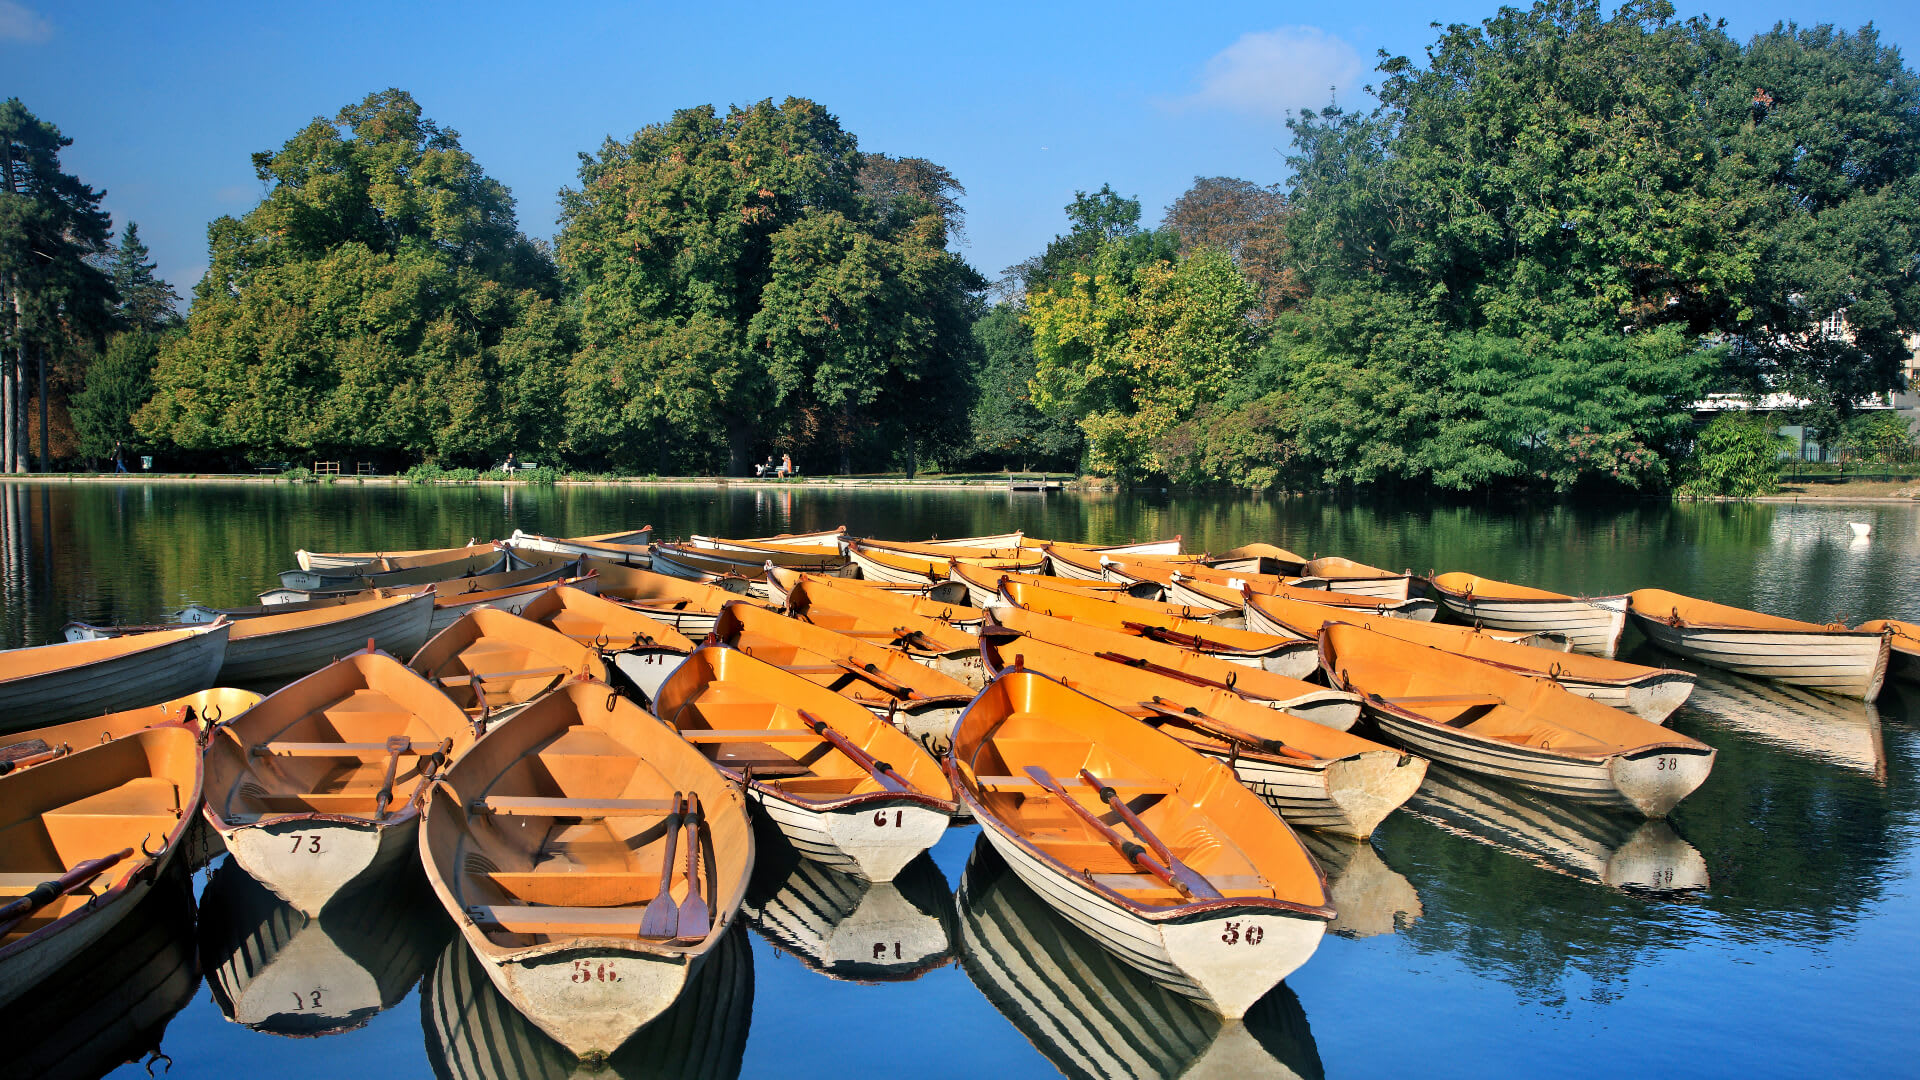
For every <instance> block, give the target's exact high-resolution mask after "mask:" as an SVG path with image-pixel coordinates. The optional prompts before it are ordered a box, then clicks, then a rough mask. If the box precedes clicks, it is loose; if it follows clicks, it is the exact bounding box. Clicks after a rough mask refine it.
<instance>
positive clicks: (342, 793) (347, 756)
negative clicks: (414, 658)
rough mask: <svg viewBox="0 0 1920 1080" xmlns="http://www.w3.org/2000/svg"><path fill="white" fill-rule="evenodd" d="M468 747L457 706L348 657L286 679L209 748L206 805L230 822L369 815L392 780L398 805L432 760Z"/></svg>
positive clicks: (403, 677) (409, 676) (368, 660)
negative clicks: (389, 777)
mask: <svg viewBox="0 0 1920 1080" xmlns="http://www.w3.org/2000/svg"><path fill="white" fill-rule="evenodd" d="M472 742H473V727H472V724H471V723H470V722H469V721H468V718H467V716H466V714H465V713H464V712H462V711H461V709H460V707H459V706H458V705H455V704H454V703H453V702H452V701H450V700H448V699H447V697H446V695H444V694H442V693H440V692H439V691H438V690H436V689H434V687H433V686H432V685H430V684H429V683H427V682H426V681H425V680H424V679H422V678H420V676H418V675H416V674H415V673H413V672H412V671H410V670H408V669H407V668H405V667H403V666H402V665H401V664H400V663H399V662H398V661H396V660H394V659H393V658H392V657H390V656H386V655H383V654H378V653H374V654H369V653H355V654H354V655H352V656H349V657H347V658H345V659H343V660H340V661H337V662H335V663H333V664H330V665H328V666H327V667H325V668H322V669H321V670H320V671H319V672H317V673H315V674H313V675H309V676H308V677H306V678H304V679H301V680H300V681H299V682H296V683H293V684H291V685H290V686H288V687H286V688H285V689H283V690H281V691H280V692H279V693H276V694H274V695H273V696H271V697H269V698H268V699H267V700H265V701H263V702H261V703H260V704H259V705H258V706H256V707H255V708H254V709H253V710H252V711H251V712H249V713H247V714H246V715H245V716H243V717H241V718H240V719H239V720H238V721H237V722H235V723H232V724H222V725H221V726H220V727H219V728H218V729H217V730H216V731H215V733H214V735H213V738H212V739H211V740H210V741H209V742H208V744H207V791H208V800H207V801H208V805H209V806H210V807H211V808H212V809H213V810H214V812H215V813H216V814H218V815H219V816H220V817H221V818H223V819H225V820H226V821H227V822H228V823H229V824H240V823H245V822H249V821H255V820H258V819H260V818H263V817H270V816H274V815H279V814H304V813H323V814H344V815H350V816H361V817H371V816H373V815H374V814H375V813H376V811H377V809H378V806H377V796H378V793H379V792H380V790H381V789H382V787H384V786H385V779H386V775H387V768H388V765H389V762H390V761H391V762H392V763H393V768H394V781H393V788H392V798H391V801H390V802H389V804H388V810H389V812H390V813H397V812H398V811H399V810H400V809H402V808H403V807H405V806H406V805H407V803H408V801H409V799H410V798H412V796H413V795H414V793H415V791H416V789H417V788H418V787H419V784H420V781H421V779H422V778H423V776H424V775H425V771H426V769H427V768H428V765H427V763H428V761H429V759H430V758H431V756H432V755H433V754H435V753H436V752H439V751H440V750H442V748H450V756H454V757H457V756H458V755H459V754H460V753H461V752H463V751H464V750H465V749H466V748H467V747H468V746H470V745H471V744H472Z"/></svg>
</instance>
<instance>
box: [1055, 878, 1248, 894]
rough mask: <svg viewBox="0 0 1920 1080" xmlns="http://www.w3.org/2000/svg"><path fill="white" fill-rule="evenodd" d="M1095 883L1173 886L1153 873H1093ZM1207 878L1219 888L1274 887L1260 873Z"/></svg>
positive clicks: (1122, 888) (1126, 888)
mask: <svg viewBox="0 0 1920 1080" xmlns="http://www.w3.org/2000/svg"><path fill="white" fill-rule="evenodd" d="M1091 876H1092V878H1093V883H1094V884H1095V885H1104V886H1106V887H1107V888H1109V889H1113V890H1115V891H1117V892H1139V891H1145V890H1164V891H1166V892H1172V891H1174V890H1173V886H1171V885H1168V884H1166V883H1165V882H1163V881H1161V880H1160V879H1159V878H1157V877H1154V876H1153V875H1152V874H1093V875H1091ZM1207 880H1208V881H1209V882H1211V883H1212V884H1213V886H1214V887H1215V888H1217V889H1220V890H1222V891H1225V890H1227V889H1260V890H1266V889H1271V888H1272V887H1273V885H1272V883H1271V882H1269V881H1268V880H1267V879H1266V878H1263V877H1261V876H1260V875H1259V874H1218V875H1216V874H1208V875H1207Z"/></svg>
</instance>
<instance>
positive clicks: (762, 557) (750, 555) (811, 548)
mask: <svg viewBox="0 0 1920 1080" xmlns="http://www.w3.org/2000/svg"><path fill="white" fill-rule="evenodd" d="M842 531H843V532H844V529H843V530H842ZM840 535H841V534H840V533H831V534H828V535H827V536H826V537H823V538H822V539H820V540H818V541H816V542H812V543H809V542H806V541H803V540H801V539H799V538H798V537H792V536H786V537H781V538H780V539H778V540H728V539H726V538H724V537H718V536H700V535H698V534H695V535H693V536H691V537H688V538H687V542H686V543H685V544H684V545H680V546H683V547H690V548H695V549H697V550H699V551H702V552H709V553H711V557H714V558H723V559H729V560H736V561H742V562H745V563H747V564H748V565H752V564H753V563H754V562H755V561H758V562H760V563H762V564H765V563H768V562H771V563H773V564H774V565H775V566H784V567H788V568H790V569H801V570H809V571H814V572H818V573H832V572H833V571H834V570H836V569H838V568H840V567H842V566H845V565H846V564H847V557H846V554H845V553H844V552H842V551H841V550H840Z"/></svg>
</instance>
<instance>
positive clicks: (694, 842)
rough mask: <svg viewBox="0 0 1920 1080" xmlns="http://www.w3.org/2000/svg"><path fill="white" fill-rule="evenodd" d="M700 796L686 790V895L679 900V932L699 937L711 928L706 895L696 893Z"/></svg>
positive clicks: (686, 937) (693, 938)
mask: <svg viewBox="0 0 1920 1080" xmlns="http://www.w3.org/2000/svg"><path fill="white" fill-rule="evenodd" d="M700 816H701V815H700V796H698V795H695V794H693V793H691V792H689V793H688V794H687V898H686V899H685V900H682V901H680V927H679V936H680V938H681V939H682V940H685V941H700V940H703V939H704V938H705V937H706V936H707V932H708V931H710V930H712V929H713V920H712V918H711V917H710V916H709V915H708V914H707V901H706V898H705V897H703V896H701V895H700Z"/></svg>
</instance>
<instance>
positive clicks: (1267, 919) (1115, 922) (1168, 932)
mask: <svg viewBox="0 0 1920 1080" xmlns="http://www.w3.org/2000/svg"><path fill="white" fill-rule="evenodd" d="M967 801H968V804H969V805H968V809H970V810H972V811H973V814H974V816H975V817H976V818H978V819H979V820H980V825H981V831H982V833H983V834H984V835H985V836H986V837H987V840H988V842H989V843H991V844H992V845H993V848H994V850H995V851H996V852H998V853H999V855H1000V857H1001V858H1002V859H1005V860H1006V862H1007V865H1008V867H1009V868H1011V869H1012V870H1013V872H1014V874H1015V875H1016V876H1018V877H1019V878H1020V880H1021V881H1023V882H1025V883H1026V885H1027V887H1028V888H1030V889H1032V890H1033V891H1034V892H1036V893H1038V894H1039V895H1040V897H1041V898H1042V899H1044V900H1045V901H1046V902H1047V903H1048V904H1049V905H1051V906H1052V907H1053V909H1054V910H1055V911H1058V912H1059V913H1060V914H1061V915H1062V916H1064V917H1065V918H1066V919H1067V921H1068V922H1071V923H1073V924H1074V925H1075V926H1077V927H1079V928H1080V929H1081V930H1083V931H1085V932H1086V933H1087V934H1088V935H1089V936H1091V937H1092V938H1093V939H1094V940H1095V941H1097V942H1099V943H1100V945H1101V946H1102V947H1103V948H1105V949H1106V950H1107V951H1108V952H1110V953H1112V954H1113V955H1114V956H1115V957H1117V958H1119V959H1120V960H1121V961H1123V962H1125V963H1127V964H1129V965H1131V966H1132V967H1134V968H1136V969H1138V970H1139V971H1140V972H1141V973H1143V974H1145V975H1146V976H1147V977H1148V978H1150V979H1152V980H1153V981H1154V982H1156V983H1159V984H1160V985H1162V986H1164V987H1166V988H1167V989H1169V990H1172V991H1174V992H1175V993H1179V994H1183V995H1185V996H1187V997H1189V998H1192V999H1193V1000H1195V1001H1197V1002H1199V1003H1200V1004H1202V1005H1204V1006H1206V1007H1207V1008H1209V1009H1211V1010H1213V1011H1214V1012H1216V1013H1218V1014H1219V1015H1221V1016H1223V1017H1226V1018H1227V1019H1229V1020H1236V1019H1239V1018H1240V1017H1243V1016H1245V1015H1246V1013H1247V1010H1248V1009H1250V1008H1252V1007H1253V1005H1254V1003H1255V1002H1257V1001H1259V1000H1260V999H1261V998H1262V997H1265V996H1266V994H1267V992H1268V991H1270V990H1272V989H1273V988H1274V987H1275V986H1278V985H1279V984H1280V981H1281V980H1282V979H1285V978H1286V977H1287V976H1288V975H1291V974H1293V973H1294V972H1295V971H1297V970H1298V969H1299V968H1300V966H1301V965H1302V964H1305V963H1306V962H1307V960H1308V959H1309V958H1310V957H1312V956H1313V953H1314V950H1315V949H1317V948H1319V947H1320V939H1321V938H1322V937H1324V936H1325V934H1326V925H1327V924H1326V921H1325V920H1324V919H1319V918H1314V917H1310V916H1306V915H1293V914H1289V913H1285V912H1280V911H1275V910H1274V909H1272V908H1254V907H1248V908H1227V909H1224V910H1220V911H1215V912H1211V913H1208V914H1207V915H1205V916H1204V917H1201V918H1197V919H1194V920H1193V921H1191V922H1185V923H1175V922H1159V921H1155V920H1151V919H1146V918H1142V917H1141V916H1139V915H1136V914H1135V913H1133V912H1132V911H1129V910H1128V909H1126V908H1124V907H1122V906H1121V905H1119V904H1117V903H1115V902H1114V901H1112V900H1109V899H1108V898H1107V897H1106V896H1104V895H1102V894H1100V893H1098V892H1096V891H1095V890H1094V889H1093V888H1092V887H1090V886H1086V885H1082V884H1081V883H1079V882H1078V881H1076V880H1074V879H1070V878H1067V877H1065V876H1063V875H1062V874H1061V873H1060V872H1059V871H1058V870H1056V869H1055V868H1054V867H1053V866H1051V865H1050V864H1047V863H1044V862H1042V861H1041V860H1040V859H1039V858H1038V857H1037V856H1036V855H1034V854H1033V852H1031V851H1030V850H1029V849H1028V848H1027V846H1026V845H1025V844H1024V843H1022V842H1020V841H1019V840H1018V839H1015V838H1013V837H1010V836H1007V835H1006V834H1004V833H1003V832H1002V831H1001V829H1000V828H999V827H998V823H997V822H996V821H995V820H994V819H993V818H992V817H991V816H990V815H987V814H984V813H982V812H981V810H980V808H979V807H978V806H977V805H975V804H973V802H972V799H971V798H968V800H967Z"/></svg>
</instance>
